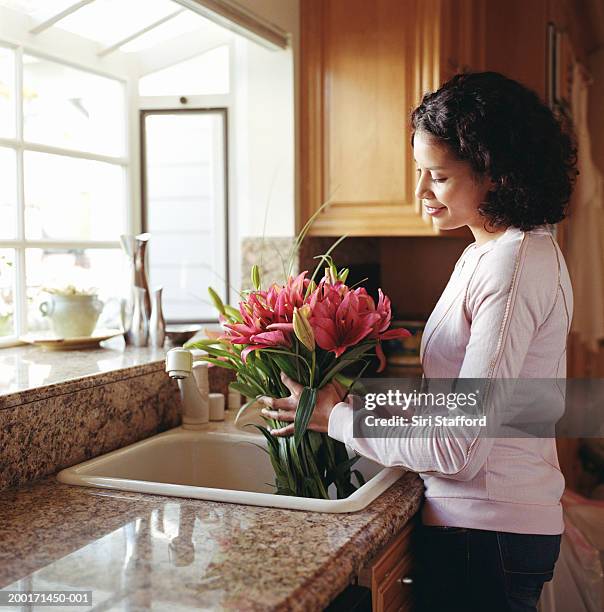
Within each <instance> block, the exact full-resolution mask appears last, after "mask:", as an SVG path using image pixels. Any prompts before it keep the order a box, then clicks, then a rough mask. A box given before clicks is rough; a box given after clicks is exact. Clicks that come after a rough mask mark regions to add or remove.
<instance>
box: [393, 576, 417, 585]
mask: <svg viewBox="0 0 604 612" xmlns="http://www.w3.org/2000/svg"><path fill="white" fill-rule="evenodd" d="M397 582H400V583H402V584H413V578H410V577H409V576H405V577H404V578H399V579H398V580H397Z"/></svg>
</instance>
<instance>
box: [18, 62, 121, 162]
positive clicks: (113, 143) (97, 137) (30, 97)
mask: <svg viewBox="0 0 604 612" xmlns="http://www.w3.org/2000/svg"><path fill="white" fill-rule="evenodd" d="M125 118H126V105H125V94H124V86H123V84H122V83H121V82H120V81H116V80H115V79H109V78H106V77H102V76H98V75H96V74H92V73H89V72H85V71H83V70H77V69H76V68H71V67H69V66H64V65H62V64H58V63H56V62H51V61H49V60H46V59H43V58H39V57H34V56H31V55H26V56H24V58H23V123H24V125H23V130H24V138H25V140H26V141H29V142H37V143H41V144H47V145H54V146H56V147H64V148H67V149H75V150H80V151H89V152H92V153H99V154H102V155H114V156H122V155H124V151H125V141H126V131H125Z"/></svg>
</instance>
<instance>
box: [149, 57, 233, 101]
mask: <svg viewBox="0 0 604 612" xmlns="http://www.w3.org/2000/svg"><path fill="white" fill-rule="evenodd" d="M138 92H139V94H140V95H141V96H181V95H186V96H190V95H209V94H227V93H229V46H228V45H221V46H219V47H216V48H215V49H211V50H210V51H206V52H205V53H202V54H201V55H198V56H196V57H193V58H191V59H190V60H186V61H184V62H179V63H178V64H175V65H173V66H169V67H168V68H164V69H163V70H158V71H157V72H152V73H151V74H146V75H144V76H142V77H141V78H140V79H139V82H138Z"/></svg>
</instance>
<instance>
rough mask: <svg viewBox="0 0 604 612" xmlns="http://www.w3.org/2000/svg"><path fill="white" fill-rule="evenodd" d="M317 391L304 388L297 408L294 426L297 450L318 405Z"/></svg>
mask: <svg viewBox="0 0 604 612" xmlns="http://www.w3.org/2000/svg"><path fill="white" fill-rule="evenodd" d="M317 391H318V390H317V389H314V388H311V387H304V389H302V393H301V394H300V399H299V400H298V406H297V408H296V418H295V421H294V423H295V425H294V442H295V446H296V448H297V447H298V446H300V442H301V440H302V436H303V435H304V434H305V432H306V429H307V427H308V423H309V422H310V418H311V417H312V413H313V411H314V409H315V404H316V403H317Z"/></svg>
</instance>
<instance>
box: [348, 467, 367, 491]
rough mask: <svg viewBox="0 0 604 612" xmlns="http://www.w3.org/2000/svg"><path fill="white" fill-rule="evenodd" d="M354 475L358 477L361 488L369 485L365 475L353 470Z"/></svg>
mask: <svg viewBox="0 0 604 612" xmlns="http://www.w3.org/2000/svg"><path fill="white" fill-rule="evenodd" d="M352 473H353V474H354V475H355V476H356V478H357V482H358V483H359V487H362V486H363V485H365V484H366V483H367V481H366V480H365V476H363V474H361V472H359V470H352Z"/></svg>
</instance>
